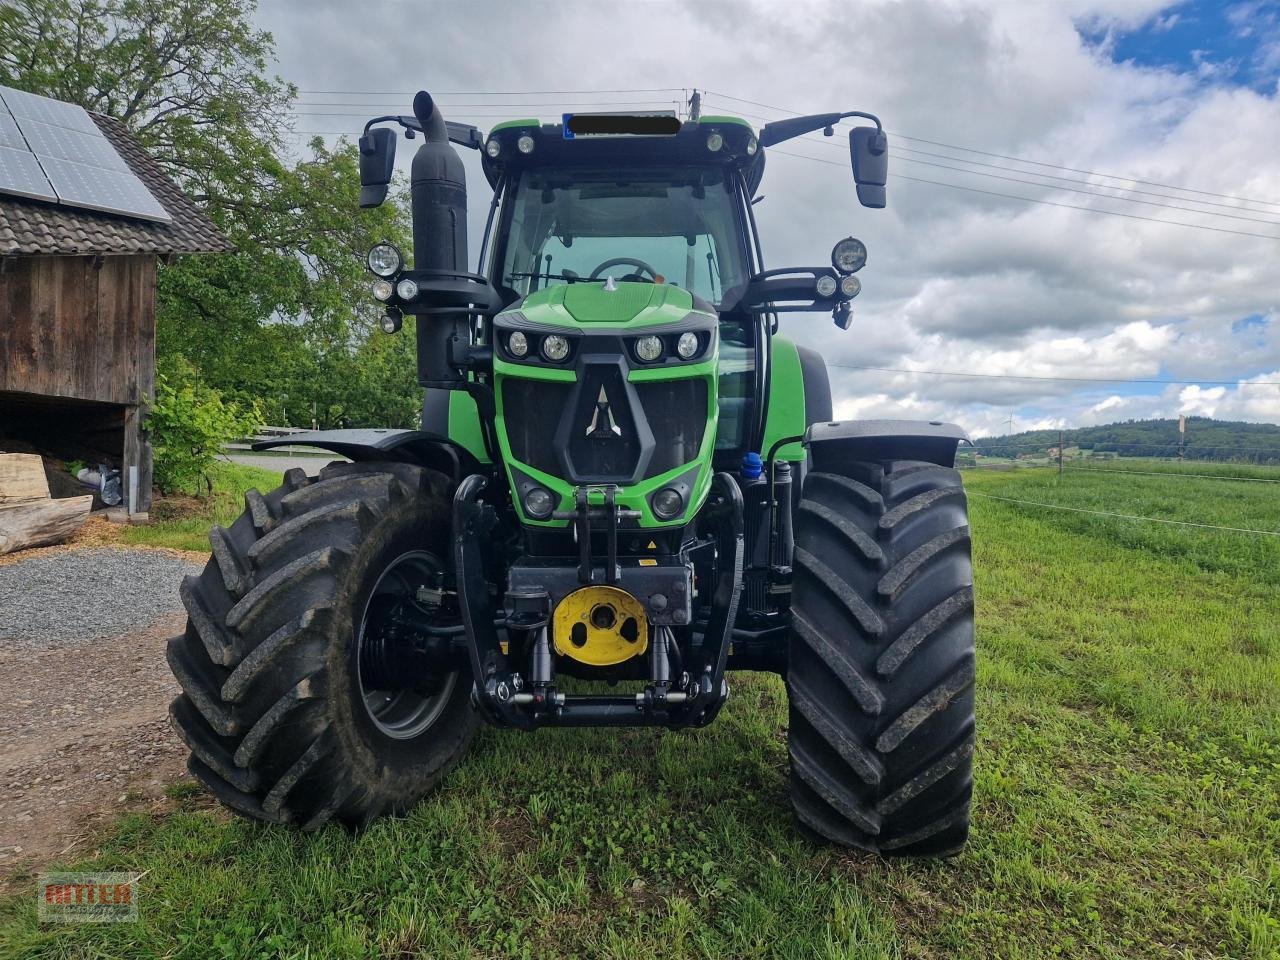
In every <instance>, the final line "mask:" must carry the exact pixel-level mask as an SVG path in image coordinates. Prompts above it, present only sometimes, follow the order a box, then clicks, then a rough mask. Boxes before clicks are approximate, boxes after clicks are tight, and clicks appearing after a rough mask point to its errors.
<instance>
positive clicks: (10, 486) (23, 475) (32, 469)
mask: <svg viewBox="0 0 1280 960" xmlns="http://www.w3.org/2000/svg"><path fill="white" fill-rule="evenodd" d="M48 499H49V481H48V480H47V479H46V478H45V475H44V461H43V460H41V459H40V455H39V454H35V453H0V505H3V504H9V503H22V502H24V501H27V500H48Z"/></svg>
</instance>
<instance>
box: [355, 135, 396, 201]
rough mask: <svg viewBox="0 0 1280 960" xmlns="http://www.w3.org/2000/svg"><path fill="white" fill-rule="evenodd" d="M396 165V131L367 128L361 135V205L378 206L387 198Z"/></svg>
mask: <svg viewBox="0 0 1280 960" xmlns="http://www.w3.org/2000/svg"><path fill="white" fill-rule="evenodd" d="M395 165H396V134H395V131H394V130H392V129H390V128H389V127H375V128H372V129H369V130H366V131H365V133H364V134H363V135H362V136H361V137H360V206H362V207H376V206H379V205H380V204H381V203H382V201H384V200H385V199H387V188H388V186H390V184H391V175H392V173H393V172H394V170H395Z"/></svg>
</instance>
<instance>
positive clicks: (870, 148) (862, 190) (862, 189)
mask: <svg viewBox="0 0 1280 960" xmlns="http://www.w3.org/2000/svg"><path fill="white" fill-rule="evenodd" d="M849 159H850V161H851V162H852V164H853V179H854V182H855V183H856V184H857V185H858V202H859V203H861V204H862V205H863V206H864V207H871V208H873V209H877V210H878V209H880V208H882V207H884V205H885V189H884V188H885V184H886V183H887V182H888V178H889V137H888V135H887V134H886V133H885V132H884V131H883V130H881V129H879V128H877V127H854V128H853V129H852V130H850V131H849Z"/></svg>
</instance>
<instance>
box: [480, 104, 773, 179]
mask: <svg viewBox="0 0 1280 960" xmlns="http://www.w3.org/2000/svg"><path fill="white" fill-rule="evenodd" d="M572 116H573V115H571V114H566V115H565V120H571V117H572ZM609 116H610V117H621V118H625V117H626V116H627V115H625V114H611V115H609ZM652 116H653V115H647V118H648V119H651V118H652ZM671 119H672V121H673V122H674V118H671ZM713 134H718V135H719V139H720V146H719V148H718V149H716V150H712V149H710V144H709V141H710V142H711V143H714V141H711V137H712V135H713ZM526 135H527V136H529V137H531V138H532V139H533V149H532V150H531V151H530V152H529V153H524V152H522V151H521V150H520V149H519V146H518V141H519V140H520V138H521V137H523V136H526ZM490 144H496V145H497V146H496V152H497V155H496V156H491V155H490V150H493V149H495V148H494V147H492V146H490ZM480 152H481V165H482V166H483V168H484V175H485V177H486V178H487V179H488V181H489V186H491V187H493V188H495V189H496V188H497V186H498V184H499V182H500V181H501V180H502V178H503V177H504V176H505V175H506V174H507V173H511V172H518V171H520V170H526V169H536V168H539V167H567V166H573V165H575V164H582V165H584V166H586V165H590V166H599V165H600V164H624V163H625V164H628V165H632V166H634V165H637V164H638V165H642V166H643V165H654V166H661V165H665V164H686V163H698V164H711V165H723V166H732V167H735V168H737V169H740V170H741V171H742V172H743V174H744V176H745V177H746V182H747V188H748V193H749V194H751V195H754V194H755V192H756V188H757V187H759V185H760V179H761V177H762V176H763V175H764V149H763V148H762V147H760V145H759V142H758V140H757V138H756V132H755V130H754V129H753V128H752V126H751V124H749V123H747V121H745V120H742V119H740V118H738V117H727V116H708V117H701V118H700V119H698V120H685V121H683V122H681V123H680V124H679V129H678V130H677V131H676V132H675V133H672V134H664V135H645V134H623V135H617V134H615V135H603V136H592V135H585V134H578V135H574V134H573V133H572V132H570V134H569V135H568V136H566V134H565V122H563V121H562V122H561V123H543V122H542V121H541V120H538V119H536V118H533V117H530V118H526V119H521V120H507V121H504V122H503V123H499V124H498V125H497V126H495V127H494V128H493V129H492V130H490V131H489V135H488V136H487V137H486V138H485V140H484V144H483V145H482V146H481V149H480Z"/></svg>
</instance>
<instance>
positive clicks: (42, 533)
mask: <svg viewBox="0 0 1280 960" xmlns="http://www.w3.org/2000/svg"><path fill="white" fill-rule="evenodd" d="M92 504H93V497H91V496H87V497H66V498H65V499H62V500H32V501H29V502H27V503H18V504H13V505H10V506H0V554H3V553H13V552H14V551H15V550H26V549H27V548H28V547H44V546H48V545H49V544H52V543H61V542H62V541H63V540H66V539H67V538H68V537H70V536H72V535H73V534H74V533H75V532H76V531H77V530H79V529H80V527H81V525H82V524H83V523H84V521H85V518H86V517H88V516H89V508H90V507H91V506H92Z"/></svg>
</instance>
